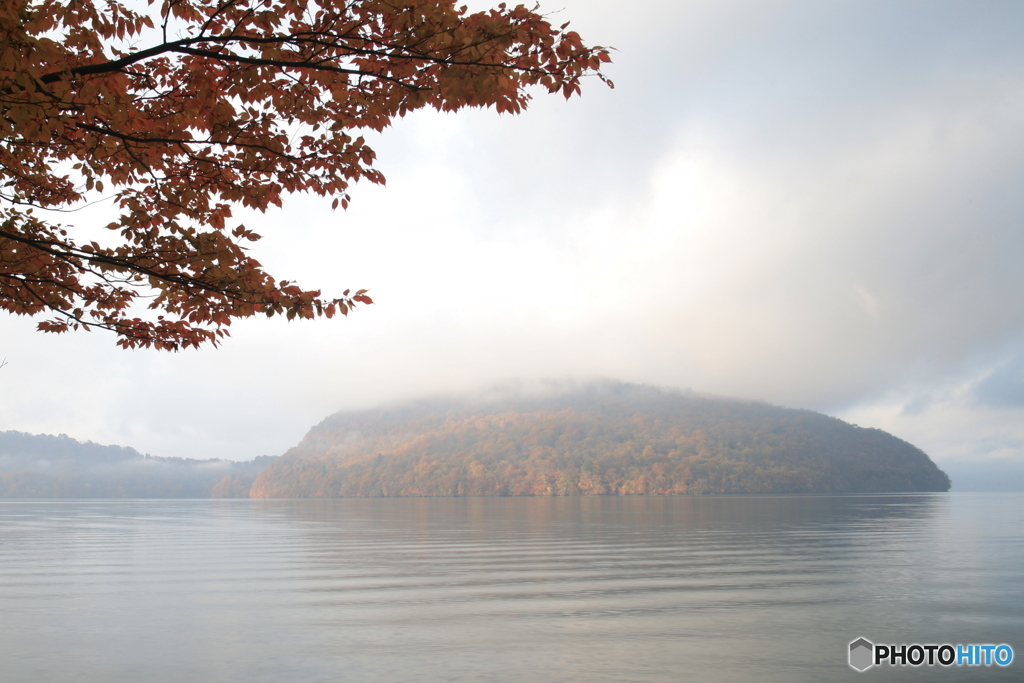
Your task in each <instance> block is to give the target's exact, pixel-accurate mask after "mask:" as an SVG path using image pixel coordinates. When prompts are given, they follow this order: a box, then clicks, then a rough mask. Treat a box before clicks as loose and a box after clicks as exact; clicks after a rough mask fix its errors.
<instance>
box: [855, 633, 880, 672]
mask: <svg viewBox="0 0 1024 683" xmlns="http://www.w3.org/2000/svg"><path fill="white" fill-rule="evenodd" d="M874 655H875V646H874V644H872V643H871V641H869V640H865V639H864V638H858V639H857V640H855V641H853V642H852V643H850V666H852V667H853V668H854V669H856V670H857V671H866V670H867V669H868V668H869V667H871V666H872V665H873V664H874V663H875V662H874V659H875V657H874Z"/></svg>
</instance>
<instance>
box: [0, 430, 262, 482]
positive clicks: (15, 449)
mask: <svg viewBox="0 0 1024 683" xmlns="http://www.w3.org/2000/svg"><path fill="white" fill-rule="evenodd" d="M273 459H274V458H273V457H271V456H261V457H259V458H256V459H255V460H251V461H248V462H232V461H230V460H219V459H212V460H193V459H190V458H158V457H153V456H151V455H143V454H141V453H139V452H138V451H137V450H135V449H134V448H127V447H124V446H102V445H100V444H96V443H93V442H91V441H86V442H81V441H76V440H75V439H72V438H71V437H69V436H67V435H66V434H61V435H59V436H52V435H50V434H26V433H24V432H16V431H7V432H0V498H209V497H215V498H244V497H247V496H248V494H249V488H250V486H251V485H252V481H253V479H254V478H255V477H256V474H257V472H259V471H260V470H261V469H263V468H264V467H265V466H266V465H267V464H268V463H269V462H270V461H272V460H273Z"/></svg>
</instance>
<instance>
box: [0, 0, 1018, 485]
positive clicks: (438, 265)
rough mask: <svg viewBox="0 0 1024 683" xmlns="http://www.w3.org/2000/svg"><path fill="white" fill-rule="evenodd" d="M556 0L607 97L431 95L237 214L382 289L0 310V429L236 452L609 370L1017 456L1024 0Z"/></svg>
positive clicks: (267, 257) (336, 287)
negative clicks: (233, 300) (125, 344)
mask: <svg viewBox="0 0 1024 683" xmlns="http://www.w3.org/2000/svg"><path fill="white" fill-rule="evenodd" d="M475 4H476V5H481V4H483V3H480V2H477V3H475ZM562 8H564V9H562ZM542 9H543V10H544V11H547V12H552V11H555V10H560V11H558V12H557V13H556V14H555V15H554V16H555V18H556V22H557V23H561V22H562V21H565V20H571V21H572V25H573V27H574V28H575V29H576V30H578V31H579V32H580V33H581V34H582V35H583V37H584V39H585V40H586V41H587V42H588V43H592V44H595V43H596V44H601V45H611V46H614V47H615V48H616V52H615V53H614V63H613V64H612V65H610V66H609V67H608V69H607V71H608V74H609V75H610V76H611V77H612V78H613V79H614V81H615V84H616V87H615V89H614V90H609V89H607V88H605V87H604V86H602V85H601V84H600V83H599V82H598V81H596V80H595V81H593V82H591V83H589V84H588V87H585V89H584V94H583V96H582V97H581V98H574V99H573V100H570V101H568V102H566V101H565V100H563V99H561V98H560V97H552V96H546V95H543V94H542V93H537V99H536V100H535V102H534V104H533V106H532V107H531V108H530V110H529V111H527V112H526V113H524V114H522V115H520V116H518V117H510V116H498V115H497V114H495V113H493V112H492V111H468V112H462V113H459V114H455V115H441V114H437V113H432V112H421V113H418V114H416V115H414V116H410V117H408V118H407V119H405V120H403V121H400V122H398V123H397V124H396V125H395V126H394V127H393V128H391V129H389V130H388V131H386V132H385V133H384V134H383V135H382V136H379V137H374V138H373V140H374V147H375V149H376V150H377V152H378V158H379V168H380V169H381V170H382V171H383V172H384V173H385V175H386V176H387V178H388V184H387V187H386V188H378V187H371V186H368V185H366V186H364V185H360V186H357V187H355V188H354V190H353V192H352V195H353V198H354V202H353V204H352V206H351V208H350V209H349V210H348V211H347V212H341V211H338V212H331V211H330V210H329V207H330V200H325V201H320V200H313V199H309V198H305V197H293V198H292V199H291V201H288V202H287V203H286V204H285V208H284V209H283V210H281V211H276V212H273V213H268V214H266V215H254V216H250V215H247V216H244V221H245V223H246V225H247V226H248V227H250V228H253V229H255V230H256V231H257V232H258V233H261V234H263V235H265V236H266V239H265V240H264V241H263V242H261V243H260V244H259V245H258V246H257V247H256V254H257V256H258V257H259V258H260V259H261V260H262V261H263V262H264V263H265V264H266V265H268V267H269V268H270V270H271V272H272V273H274V274H275V275H277V276H278V277H281V278H286V279H296V280H298V281H299V282H300V283H302V284H303V285H306V286H315V287H322V288H323V289H324V290H325V294H329V293H331V292H338V291H340V290H342V289H345V288H369V289H370V290H371V294H372V296H373V297H374V299H375V301H376V302H377V303H376V305H374V306H371V307H366V308H362V309H360V310H358V311H356V313H355V314H354V315H352V316H350V317H349V318H348V319H341V320H330V321H328V320H322V321H317V322H301V323H290V324H288V323H283V322H280V321H276V320H274V321H267V320H266V319H262V320H256V319H254V320H251V321H243V322H242V323H236V324H235V325H234V326H233V328H232V334H233V336H232V337H231V338H230V339H229V340H228V341H226V342H225V343H224V344H223V346H222V347H221V348H219V349H213V348H208V349H204V350H200V351H186V352H181V353H177V354H169V353H165V352H164V353H161V352H155V351H146V350H141V351H129V352H126V351H122V350H120V349H118V348H116V347H115V346H114V341H115V340H114V338H113V336H112V335H109V334H107V333H103V332H94V333H90V334H84V333H76V334H72V335H65V336H59V337H58V336H54V335H43V334H41V333H37V332H35V330H34V328H35V324H36V321H33V320H31V319H26V318H14V317H8V316H6V315H5V314H0V357H3V356H6V357H7V359H8V362H9V365H8V366H7V367H5V368H3V369H2V370H0V429H16V430H20V431H26V432H39V433H61V432H63V433H67V434H68V435H70V436H73V437H75V438H78V439H83V440H85V439H89V440H93V441H97V442H101V443H117V444H120V445H126V446H133V447H135V448H137V449H139V450H141V451H143V452H148V453H150V454H152V455H160V456H182V457H196V458H208V457H226V458H232V459H248V458H251V457H253V456H256V455H262V454H280V453H283V452H284V451H285V450H287V449H288V448H289V447H290V446H292V445H294V444H295V443H297V442H298V441H299V439H301V438H302V436H303V434H304V433H305V432H306V430H307V429H309V427H310V426H312V425H314V424H316V423H317V422H319V421H320V420H322V419H323V418H324V417H326V416H327V415H329V414H330V413H333V412H335V411H338V410H341V409H348V408H360V407H370V406H373V405H377V404H379V403H381V402H387V401H394V400H400V399H404V398H412V397H418V396H423V395H430V394H448V393H457V392H474V391H479V390H482V389H485V388H486V387H488V386H490V385H493V384H495V383H502V382H509V381H517V380H518V381H525V382H530V381H536V380H538V379H545V378H553V379H580V380H585V379H588V378H595V377H601V378H615V379H620V380H624V381H629V382H644V383H651V384H656V385H661V386H667V387H680V388H692V389H694V390H696V391H700V392H707V393H714V394H721V395H727V396H736V397H743V398H754V399H761V400H765V401H769V402H771V403H775V404H779V405H784V406H790V407H801V408H811V409H814V410H819V411H822V412H826V413H828V414H831V415H835V416H838V417H841V418H843V419H847V420H850V421H852V422H855V423H857V424H860V425H862V426H874V427H880V428H882V429H885V430H887V431H890V432H892V433H893V434H895V435H897V436H899V437H901V438H904V439H907V440H909V441H911V442H912V443H914V444H916V445H918V446H920V447H922V448H924V449H925V451H926V452H928V453H929V454H930V455H931V456H932V457H933V459H935V460H936V461H937V462H939V463H940V465H941V464H944V463H950V464H955V463H957V462H960V463H962V462H965V461H971V460H994V459H1002V460H1005V461H1008V462H1016V463H1022V462H1024V42H1022V41H1021V40H1020V27H1021V26H1022V25H1024V4H1021V3H1019V2H1009V1H1008V2H979V3H964V2H935V1H932V0H929V1H927V2H924V1H922V2H893V1H892V0H886V1H884V2H870V1H865V0H858V1H856V2H845V3H844V2H829V3H822V2H817V1H812V2H768V1H765V0H758V1H757V2H725V1H723V0H714V1H713V2H679V1H678V0H672V1H664V2H663V1H655V0H633V1H632V2H628V3H626V2H621V1H619V2H611V1H603V0H602V1H599V0H578V1H577V0H574V1H567V0H559V1H558V2H542ZM100 218H102V217H100ZM82 220H85V221H87V220H90V219H89V218H88V217H83V219H82ZM97 220H98V219H97Z"/></svg>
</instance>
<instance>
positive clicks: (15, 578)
mask: <svg viewBox="0 0 1024 683" xmlns="http://www.w3.org/2000/svg"><path fill="white" fill-rule="evenodd" d="M1022 503H1024V496H1022V495H1021V494H994V495H984V494H918V495H885V496H879V495H874V496H749V497H746V496H734V497H698V498H690V497H678V498H633V497H584V498H457V499H437V498H432V499H342V500H280V501H275V500H253V501H248V500H244V501H221V500H218V501H196V500H189V501H155V500H147V501H4V502H0V544H2V545H0V667H2V668H0V671H2V673H3V675H2V676H0V678H2V679H3V680H4V681H11V682H12V683H13V682H19V683H20V682H21V681H25V682H28V681H54V682H59V681H89V682H91V681H97V682H99V681H104V682H106V681H133V682H134V681H168V682H170V681H174V682H176V683H178V682H181V681H257V682H263V681H266V682H268V683H269V682H271V681H273V682H278V681H291V680H301V681H304V682H305V681H309V682H313V681H449V680H450V681H520V680H538V681H681V680H698V679H699V680H703V681H718V680H721V681H728V680H765V681H799V680H807V681H829V680H841V679H850V680H854V679H855V678H856V677H857V676H858V674H857V673H856V672H854V671H853V670H852V669H850V668H849V667H847V665H846V648H847V643H849V641H851V640H853V639H854V638H856V637H858V636H865V637H867V638H868V639H870V640H874V641H875V642H895V643H904V642H954V643H956V642H963V643H966V642H973V643H989V642H995V643H1002V642H1006V643H1009V644H1010V645H1012V646H1013V647H1014V650H1015V652H1016V653H1017V656H1018V659H1019V660H1020V661H1018V662H1015V664H1014V665H1012V666H1011V667H1009V668H1008V669H996V668H989V669H985V670H979V669H957V670H953V669H949V670H946V669H943V670H937V669H929V668H928V667H921V668H920V669H917V670H914V669H909V668H906V669H896V670H885V669H872V670H870V671H869V672H867V673H866V674H864V675H870V676H872V677H874V678H875V679H880V680H896V679H897V678H899V679H901V680H902V679H905V678H907V677H910V678H914V679H918V680H923V679H924V678H925V677H931V678H936V679H939V680H950V681H953V680H960V679H966V678H970V679H971V680H980V679H981V678H982V677H983V678H985V679H986V680H1000V679H1001V680H1017V679H1018V676H1019V674H1020V671H1021V667H1022V666H1024V640H1022V639H1020V634H1022V633H1024V617H1022V616H1021V614H1022V613H1024V588H1022V587H1024V525H1022V521H1024V505H1022ZM979 675H980V676H979Z"/></svg>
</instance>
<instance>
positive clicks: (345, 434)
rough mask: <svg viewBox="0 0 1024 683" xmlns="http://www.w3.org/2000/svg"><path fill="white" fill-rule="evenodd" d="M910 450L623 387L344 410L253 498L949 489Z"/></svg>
mask: <svg viewBox="0 0 1024 683" xmlns="http://www.w3.org/2000/svg"><path fill="white" fill-rule="evenodd" d="M948 489H949V479H948V478H947V477H946V475H945V474H944V473H942V472H941V471H940V470H939V469H938V468H937V467H936V466H935V464H934V463H933V462H932V461H931V460H930V459H929V458H928V456H927V455H925V454H924V453H923V452H921V451H920V450H919V449H917V448H915V447H914V446H912V445H911V444H909V443H907V442H905V441H902V440H900V439H897V438H896V437H894V436H892V435H890V434H887V433H885V432H883V431H880V430H877V429H862V428H860V427H855V426H853V425H849V424H846V423H845V422H842V421H840V420H837V419H835V418H831V417H827V416H825V415H821V414H819V413H813V412H810V411H806V410H789V409H785V408H778V407H776V406H771V405H768V404H764V403H756V402H750V401H733V400H723V399H712V398H705V397H698V396H688V395H684V394H673V393H669V392H661V391H658V390H655V389H651V388H647V387H637V386H632V385H619V384H612V385H608V386H599V387H598V388H597V389H595V390H591V391H585V392H579V393H572V394H567V395H562V396H557V397H551V398H546V399H531V400H525V399H524V400H515V401H506V402H499V403H492V404H483V405H473V404H467V403H460V402H457V401H449V402H444V401H439V402H433V403H432V402H424V403H421V404H413V405H406V406H398V407H394V408H390V409H382V410H371V411H366V412H361V413H339V414H337V415H334V416H332V417H330V418H328V419H327V420H325V421H324V422H323V423H321V424H320V425H318V426H316V427H315V428H313V429H312V430H310V432H309V434H307V435H306V437H305V438H304V439H303V441H302V443H300V444H299V445H298V446H296V447H295V448H293V449H292V450H291V451H289V452H288V453H286V454H285V455H284V456H282V457H281V458H278V459H277V460H275V461H273V462H272V463H271V464H270V465H269V466H268V467H267V468H266V469H265V470H263V471H262V472H261V473H260V474H259V476H257V477H256V480H255V482H254V483H253V487H252V490H251V491H250V495H251V496H253V497H271V498H272V497H280V498H301V497H320V496H323V497H333V496H566V495H673V494H708V493H810V492H830V493H835V492H849V491H862V492H863V491H945V490H948Z"/></svg>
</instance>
